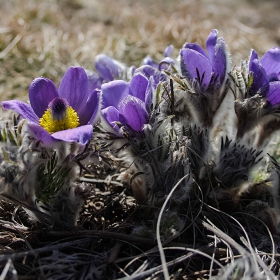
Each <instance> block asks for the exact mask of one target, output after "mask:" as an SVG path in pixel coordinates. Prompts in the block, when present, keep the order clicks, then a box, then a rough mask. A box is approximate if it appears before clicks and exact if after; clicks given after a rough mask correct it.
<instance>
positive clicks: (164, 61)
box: [142, 45, 175, 70]
mask: <svg viewBox="0 0 280 280" xmlns="http://www.w3.org/2000/svg"><path fill="white" fill-rule="evenodd" d="M172 50H173V46H172V45H170V46H168V47H167V48H166V49H165V51H164V56H165V58H163V59H162V60H161V61H160V62H159V63H157V62H156V61H154V60H153V59H152V58H151V57H150V56H149V55H147V56H146V57H145V58H144V59H143V62H142V64H143V65H150V66H152V67H154V68H156V69H158V70H165V69H168V67H169V66H170V65H171V64H172V65H174V64H175V62H174V60H173V59H172V58H171V57H170V55H171V52H172Z"/></svg>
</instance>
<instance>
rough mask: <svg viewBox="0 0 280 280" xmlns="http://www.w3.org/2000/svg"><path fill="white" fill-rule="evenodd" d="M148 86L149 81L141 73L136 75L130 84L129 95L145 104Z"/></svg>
mask: <svg viewBox="0 0 280 280" xmlns="http://www.w3.org/2000/svg"><path fill="white" fill-rule="evenodd" d="M147 86H148V79H147V78H146V77H145V76H143V75H142V74H140V73H139V74H136V75H134V76H133V78H132V79H131V81H130V83H129V89H130V91H129V93H130V94H131V95H133V96H135V97H137V98H139V99H141V100H142V101H144V102H145V93H146V90H147Z"/></svg>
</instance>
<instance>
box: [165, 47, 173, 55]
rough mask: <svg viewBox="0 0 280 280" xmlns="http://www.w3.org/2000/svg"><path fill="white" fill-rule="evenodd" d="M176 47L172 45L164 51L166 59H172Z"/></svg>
mask: <svg viewBox="0 0 280 280" xmlns="http://www.w3.org/2000/svg"><path fill="white" fill-rule="evenodd" d="M173 49H174V47H173V46H172V45H170V46H168V47H167V48H166V49H165V50H164V56H165V57H170V55H171V52H172V51H173Z"/></svg>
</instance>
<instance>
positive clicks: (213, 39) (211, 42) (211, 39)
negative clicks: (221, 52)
mask: <svg viewBox="0 0 280 280" xmlns="http://www.w3.org/2000/svg"><path fill="white" fill-rule="evenodd" d="M217 35H218V30H217V29H213V30H212V31H211V32H210V34H209V36H208V38H207V39H206V49H207V51H208V55H209V60H210V62H213V56H214V53H215V50H214V49H215V46H216V44H217Z"/></svg>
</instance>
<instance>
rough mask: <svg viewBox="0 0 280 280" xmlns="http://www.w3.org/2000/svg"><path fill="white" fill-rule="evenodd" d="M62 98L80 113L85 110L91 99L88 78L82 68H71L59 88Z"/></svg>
mask: <svg viewBox="0 0 280 280" xmlns="http://www.w3.org/2000/svg"><path fill="white" fill-rule="evenodd" d="M58 94H59V96H60V97H62V98H65V99H66V100H67V101H68V102H69V105H70V106H71V107H72V108H73V109H74V110H75V111H76V112H77V113H78V115H79V113H80V112H81V111H82V110H83V108H84V106H85V104H86V101H87V99H88V97H89V85H88V76H87V74H86V72H85V70H84V69H83V68H82V67H70V68H68V70H67V71H66V72H65V74H64V76H63V78H62V80H61V83H60V85H59V88H58Z"/></svg>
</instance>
